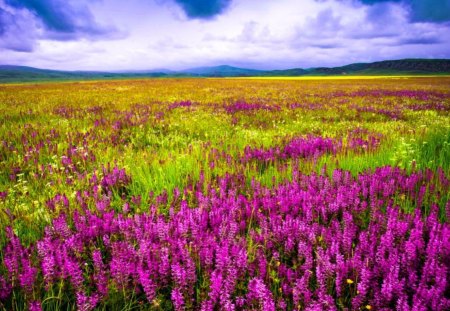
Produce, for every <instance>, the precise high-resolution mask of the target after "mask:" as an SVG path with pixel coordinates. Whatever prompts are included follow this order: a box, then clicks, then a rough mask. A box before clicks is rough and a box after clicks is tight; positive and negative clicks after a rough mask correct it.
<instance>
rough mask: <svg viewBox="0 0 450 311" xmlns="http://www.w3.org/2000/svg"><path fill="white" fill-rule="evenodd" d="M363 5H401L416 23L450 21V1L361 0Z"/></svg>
mask: <svg viewBox="0 0 450 311" xmlns="http://www.w3.org/2000/svg"><path fill="white" fill-rule="evenodd" d="M359 1H360V2H361V3H363V4H367V5H375V4H379V3H387V2H392V3H401V4H403V5H405V6H406V7H407V8H408V9H409V12H410V18H411V20H412V21H414V22H446V21H450V0H359Z"/></svg>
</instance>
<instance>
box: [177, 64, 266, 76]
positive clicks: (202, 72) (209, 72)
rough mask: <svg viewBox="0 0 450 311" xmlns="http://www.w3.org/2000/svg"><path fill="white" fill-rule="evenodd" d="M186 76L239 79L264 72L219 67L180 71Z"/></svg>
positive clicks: (224, 66)
mask: <svg viewBox="0 0 450 311" xmlns="http://www.w3.org/2000/svg"><path fill="white" fill-rule="evenodd" d="M180 72H181V73H184V74H188V75H194V76H195V75H198V76H208V77H239V76H260V75H263V74H264V72H265V71H263V70H256V69H246V68H238V67H232V66H228V65H221V66H215V67H198V68H191V69H186V70H182V71H180Z"/></svg>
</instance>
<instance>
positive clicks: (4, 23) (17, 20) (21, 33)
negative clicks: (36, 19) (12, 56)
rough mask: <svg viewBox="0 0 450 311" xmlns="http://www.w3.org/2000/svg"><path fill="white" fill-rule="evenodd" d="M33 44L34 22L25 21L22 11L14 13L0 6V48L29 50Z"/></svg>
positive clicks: (20, 50)
mask: <svg viewBox="0 0 450 311" xmlns="http://www.w3.org/2000/svg"><path fill="white" fill-rule="evenodd" d="M30 28H32V30H31V31H29V30H30ZM34 46H35V36H34V24H33V23H26V22H25V20H24V18H23V12H19V14H17V15H16V14H12V13H11V12H9V11H7V10H4V9H3V8H1V7H0V48H4V49H8V50H11V51H16V52H31V51H32V50H33V48H34Z"/></svg>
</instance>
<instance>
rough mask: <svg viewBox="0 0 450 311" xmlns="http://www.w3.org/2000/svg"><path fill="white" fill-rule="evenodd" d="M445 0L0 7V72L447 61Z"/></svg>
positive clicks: (142, 1) (99, 1)
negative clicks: (12, 68)
mask: <svg viewBox="0 0 450 311" xmlns="http://www.w3.org/2000/svg"><path fill="white" fill-rule="evenodd" d="M449 33H450V0H127V1H123V0H90V1H88V0H0V64H16V65H27V66H34V67H40V68H51V69H64V70H110V71H120V70H146V69H153V68H169V69H184V68H189V67H196V66H210V65H220V64H229V65H234V66H242V67H249V68H259V69H275V68H277V69H283V68H294V67H302V68H305V67H316V66H336V65H344V64H348V63H353V62H370V61H377V60H385V59H400V58H450V35H449Z"/></svg>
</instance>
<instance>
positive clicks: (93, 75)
mask: <svg viewBox="0 0 450 311" xmlns="http://www.w3.org/2000/svg"><path fill="white" fill-rule="evenodd" d="M445 74H450V59H401V60H387V61H380V62H373V63H354V64H349V65H345V66H340V67H316V68H308V69H302V68H292V69H285V70H256V69H248V68H239V67H233V66H228V65H221V66H213V67H197V68H191V69H186V70H181V71H171V70H167V69H161V70H141V71H125V72H101V71H60V70H49V69H38V68H33V67H26V66H14V65H0V83H11V82H38V81H70V80H101V79H125V78H146V77H252V76H255V77H264V76H273V77H276V76H280V77H285V76H334V75H337V76H340V75H445Z"/></svg>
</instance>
